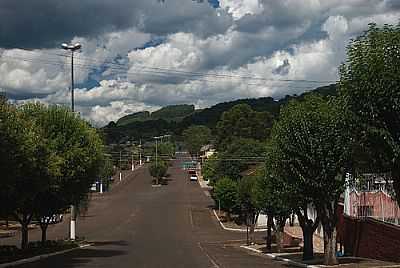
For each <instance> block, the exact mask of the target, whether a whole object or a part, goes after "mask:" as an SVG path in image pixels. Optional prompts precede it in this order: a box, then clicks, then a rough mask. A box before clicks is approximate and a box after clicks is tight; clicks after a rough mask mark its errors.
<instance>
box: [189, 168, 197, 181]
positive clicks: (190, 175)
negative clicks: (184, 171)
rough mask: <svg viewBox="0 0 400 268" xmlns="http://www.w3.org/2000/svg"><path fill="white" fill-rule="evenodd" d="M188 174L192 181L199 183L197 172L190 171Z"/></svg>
mask: <svg viewBox="0 0 400 268" xmlns="http://www.w3.org/2000/svg"><path fill="white" fill-rule="evenodd" d="M188 173H189V178H190V180H191V181H197V174H196V171H195V170H189V171H188Z"/></svg>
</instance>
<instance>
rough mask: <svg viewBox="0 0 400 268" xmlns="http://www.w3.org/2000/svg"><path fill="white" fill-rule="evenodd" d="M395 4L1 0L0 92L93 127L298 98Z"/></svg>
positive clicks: (397, 5) (349, 0)
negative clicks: (64, 108) (181, 109)
mask: <svg viewBox="0 0 400 268" xmlns="http://www.w3.org/2000/svg"><path fill="white" fill-rule="evenodd" d="M399 19H400V0H279V1H278V0H219V1H218V0H204V1H201V0H69V1H62V0H35V1H32V0H18V1H15V0H2V1H0V91H4V92H6V94H7V96H8V98H9V99H10V100H11V101H12V102H15V103H24V102H28V101H40V102H43V103H46V104H64V105H70V83H71V82H70V73H71V69H70V60H71V58H70V56H71V53H70V52H68V51H65V50H62V49H61V44H62V43H68V44H70V43H71V44H75V43H78V42H79V43H80V44H82V49H81V50H80V51H79V52H76V53H75V54H74V73H75V110H76V111H78V112H79V113H80V114H81V115H82V116H83V117H84V118H86V119H87V120H89V121H90V122H92V123H93V124H94V125H96V126H104V125H106V124H107V123H108V122H110V121H112V120H117V119H118V118H120V117H122V116H124V115H127V114H130V113H134V112H138V111H142V110H149V111H154V110H156V109H159V108H160V107H162V106H166V105H172V104H194V105H195V106H196V108H205V107H209V106H211V105H214V104H216V103H219V102H224V101H230V100H234V99H239V98H255V97H265V96H271V97H273V98H276V99H279V98H281V97H284V96H285V95H287V94H300V93H302V92H304V91H307V90H311V89H313V88H316V87H318V86H323V85H328V84H331V83H334V82H335V81H337V80H338V78H339V76H338V67H339V66H340V64H341V63H343V62H344V61H345V60H346V46H347V45H348V44H349V42H350V40H351V39H354V38H355V37H357V36H359V35H360V34H362V33H363V31H365V30H366V29H367V28H368V24H369V23H372V22H373V23H377V24H378V25H383V24H397V23H398V22H399Z"/></svg>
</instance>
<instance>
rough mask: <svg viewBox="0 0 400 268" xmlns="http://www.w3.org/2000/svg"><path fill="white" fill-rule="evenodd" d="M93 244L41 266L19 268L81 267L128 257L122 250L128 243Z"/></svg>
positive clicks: (30, 264)
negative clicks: (113, 258)
mask: <svg viewBox="0 0 400 268" xmlns="http://www.w3.org/2000/svg"><path fill="white" fill-rule="evenodd" d="M91 244H92V246H90V247H86V248H81V249H77V250H74V251H71V252H69V253H66V254H62V255H57V256H54V257H50V258H48V259H44V260H42V261H41V262H40V266H38V264H39V263H38V262H32V263H28V264H24V265H21V266H18V267H58V268H73V267H81V266H83V265H85V264H88V263H91V262H102V259H103V258H112V257H115V256H121V255H126V254H127V253H128V251H127V250H125V249H124V248H120V247H126V246H128V243H127V242H126V241H123V240H120V241H93V242H91ZM114 248H115V249H114ZM118 248H120V249H118ZM95 265H96V264H95Z"/></svg>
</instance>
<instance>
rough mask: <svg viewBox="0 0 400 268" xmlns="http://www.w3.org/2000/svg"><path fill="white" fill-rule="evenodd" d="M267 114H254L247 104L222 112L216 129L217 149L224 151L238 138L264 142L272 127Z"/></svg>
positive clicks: (270, 117) (270, 119) (271, 118)
mask: <svg viewBox="0 0 400 268" xmlns="http://www.w3.org/2000/svg"><path fill="white" fill-rule="evenodd" d="M272 120H273V117H272V116H271V115H270V114H269V113H268V112H256V111H254V110H252V109H251V107H250V106H249V105H247V104H238V105H236V106H234V107H233V108H231V109H230V110H228V111H226V112H224V113H223V114H222V116H221V119H220V121H219V122H218V124H217V127H216V133H217V137H216V139H217V141H216V144H217V149H218V151H225V150H227V148H228V147H229V145H231V144H234V143H235V142H236V140H237V139H238V138H244V139H254V140H264V139H265V138H266V137H267V136H268V135H269V131H270V128H271V126H272Z"/></svg>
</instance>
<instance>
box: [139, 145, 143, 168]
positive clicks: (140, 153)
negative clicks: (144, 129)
mask: <svg viewBox="0 0 400 268" xmlns="http://www.w3.org/2000/svg"><path fill="white" fill-rule="evenodd" d="M139 165H140V166H141V165H142V139H140V141H139Z"/></svg>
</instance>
